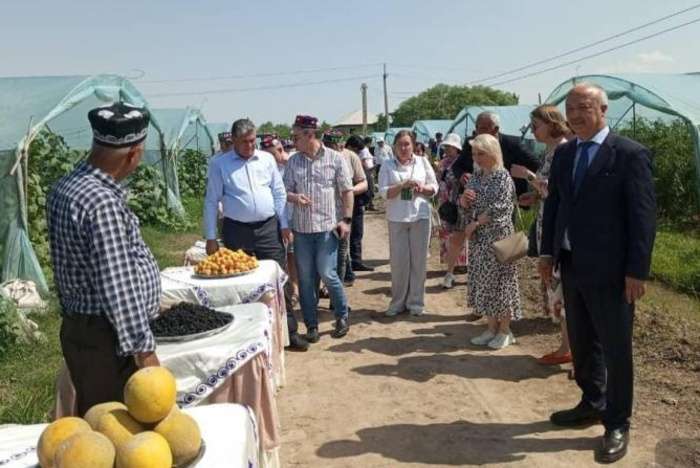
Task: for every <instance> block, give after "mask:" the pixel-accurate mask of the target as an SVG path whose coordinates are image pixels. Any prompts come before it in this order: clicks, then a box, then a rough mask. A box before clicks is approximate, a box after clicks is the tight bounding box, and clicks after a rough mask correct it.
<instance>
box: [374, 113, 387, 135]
mask: <svg viewBox="0 0 700 468" xmlns="http://www.w3.org/2000/svg"><path fill="white" fill-rule="evenodd" d="M374 128H375V129H376V130H377V131H378V132H382V131H384V129H386V115H384V114H378V115H377V123H376V124H374Z"/></svg>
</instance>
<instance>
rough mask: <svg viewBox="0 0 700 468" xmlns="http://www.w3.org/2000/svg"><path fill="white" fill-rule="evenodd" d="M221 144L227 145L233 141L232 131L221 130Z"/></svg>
mask: <svg viewBox="0 0 700 468" xmlns="http://www.w3.org/2000/svg"><path fill="white" fill-rule="evenodd" d="M218 136H219V145H221V146H227V145H230V144H231V143H233V135H232V134H231V132H221V133H219V135H218Z"/></svg>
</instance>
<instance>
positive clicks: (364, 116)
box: [360, 83, 367, 136]
mask: <svg viewBox="0 0 700 468" xmlns="http://www.w3.org/2000/svg"><path fill="white" fill-rule="evenodd" d="M360 89H362V135H364V136H367V84H366V83H362V86H360Z"/></svg>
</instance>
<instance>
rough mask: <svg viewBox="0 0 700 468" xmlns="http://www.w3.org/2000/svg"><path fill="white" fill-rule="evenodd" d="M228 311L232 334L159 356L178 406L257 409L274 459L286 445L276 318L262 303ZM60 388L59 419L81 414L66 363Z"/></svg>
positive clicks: (165, 347)
mask: <svg viewBox="0 0 700 468" xmlns="http://www.w3.org/2000/svg"><path fill="white" fill-rule="evenodd" d="M223 310H226V311H228V312H231V313H232V314H233V315H234V317H235V318H234V322H233V325H231V326H230V327H229V328H228V329H226V330H224V331H223V332H221V333H219V334H217V335H213V336H210V337H207V338H202V339H199V340H194V341H188V342H178V343H166V344H158V347H157V350H156V352H157V354H158V358H159V359H160V362H161V365H162V366H164V367H167V368H168V369H169V370H170V371H171V372H172V373H173V374H174V375H175V379H176V381H177V391H178V394H177V401H178V405H180V406H182V407H190V406H195V405H199V404H204V405H206V404H209V403H222V402H236V403H245V404H247V405H249V406H251V407H252V408H253V411H254V413H255V415H256V418H257V421H258V427H257V428H256V429H257V430H258V431H259V437H258V439H259V441H260V448H261V453H263V454H265V453H266V454H267V457H268V458H269V456H270V454H273V455H274V454H275V453H276V452H277V450H278V449H279V447H280V443H281V442H280V434H279V418H278V416H277V402H276V400H275V392H274V387H273V383H272V381H271V380H272V379H271V377H270V369H271V367H272V360H271V359H270V347H271V340H270V336H271V335H272V329H271V325H270V315H271V314H272V313H273V312H272V311H271V310H270V308H269V307H267V306H266V305H264V304H260V303H253V304H240V305H237V306H231V307H227V308H223ZM56 387H57V397H56V416H57V417H62V416H68V415H73V414H76V412H77V408H76V406H75V389H74V388H73V384H72V382H71V379H70V374H69V373H68V371H67V368H66V367H65V363H64V365H63V367H62V369H61V373H60V375H59V379H58V383H57V385H56Z"/></svg>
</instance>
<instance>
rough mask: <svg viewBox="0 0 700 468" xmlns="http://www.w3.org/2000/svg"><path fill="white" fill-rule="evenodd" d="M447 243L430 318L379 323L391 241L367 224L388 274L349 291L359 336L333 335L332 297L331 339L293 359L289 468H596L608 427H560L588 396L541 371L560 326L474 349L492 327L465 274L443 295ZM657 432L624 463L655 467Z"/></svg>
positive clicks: (432, 272) (434, 278) (527, 330)
mask: <svg viewBox="0 0 700 468" xmlns="http://www.w3.org/2000/svg"><path fill="white" fill-rule="evenodd" d="M435 242H436V239H433V242H432V249H431V257H430V259H429V271H428V281H427V285H426V286H427V295H426V299H427V302H426V313H425V314H424V315H423V316H422V317H410V316H399V317H398V318H397V319H395V320H392V321H388V320H384V319H382V320H377V319H376V318H373V315H374V314H375V313H376V312H382V311H384V310H385V309H386V306H387V305H388V303H389V294H390V274H389V265H388V251H389V242H388V237H387V229H386V222H385V220H384V217H383V214H382V213H368V214H367V215H366V216H365V235H364V243H363V244H364V258H365V260H366V261H367V263H368V264H370V265H373V266H376V267H377V268H376V270H375V271H374V272H367V273H364V272H363V273H359V274H358V275H357V276H358V279H357V280H356V281H355V284H354V286H352V287H349V288H347V292H348V295H349V303H350V305H351V307H352V309H353V312H352V314H351V329H350V333H349V334H348V336H347V337H346V338H344V339H340V340H336V339H333V338H331V337H330V331H331V330H332V328H333V322H334V319H333V314H332V312H330V311H328V309H327V306H328V301H327V300H325V299H322V300H321V310H320V312H319V314H320V319H321V326H320V328H321V340H320V341H319V342H318V343H317V344H315V345H312V348H311V350H310V351H309V352H307V353H289V352H288V353H287V358H286V360H287V364H286V365H287V384H286V387H285V388H283V389H282V390H281V392H280V393H279V395H278V405H279V411H280V417H281V424H282V439H283V445H282V453H281V455H282V464H283V466H285V467H365V468H368V467H377V468H379V467H382V468H385V467H394V466H415V467H432V466H480V465H486V466H517V467H521V466H522V467H547V468H551V467H560V466H568V467H586V466H596V464H595V462H594V460H593V450H594V448H595V447H596V446H597V444H598V442H599V441H598V437H599V436H601V435H602V433H603V427H602V426H593V427H590V428H587V429H581V430H570V429H566V430H562V429H558V428H556V427H555V426H553V425H551V424H550V423H549V421H548V418H549V414H550V413H551V412H552V411H555V410H558V409H564V408H569V407H572V406H574V405H575V404H576V403H577V402H578V399H579V390H578V387H576V385H575V383H574V382H573V381H571V380H568V378H567V370H568V367H566V366H562V367H556V366H555V367H542V366H539V365H537V363H536V358H537V357H539V356H540V355H541V354H543V351H547V350H551V349H550V348H552V346H553V345H554V343H555V342H556V339H557V326H556V325H553V324H551V323H548V322H547V321H546V320H544V319H541V318H526V319H524V320H523V321H521V323H519V324H517V325H516V326H514V327H513V330H514V334H515V336H516V339H518V344H517V345H514V346H510V347H508V348H506V349H504V350H501V351H486V350H484V349H483V348H478V347H476V346H473V345H471V344H470V343H469V338H471V337H472V336H475V335H476V334H478V333H480V331H481V329H482V328H483V326H484V325H483V323H480V322H477V323H476V324H473V323H467V322H466V320H465V316H466V313H467V310H466V307H465V304H464V302H465V294H466V291H465V285H464V281H465V276H464V275H461V276H458V281H460V283H459V284H458V286H457V287H455V288H454V289H453V290H451V291H444V292H443V291H442V290H441V286H440V285H441V280H442V274H443V273H442V270H441V268H440V266H439V263H438V262H439V259H438V255H437V253H436V249H435V245H436V244H435ZM520 276H521V283H524V284H523V286H522V287H523V293H522V294H523V296H524V297H523V303H524V304H523V305H524V309H525V310H526V313H527V315H528V317H533V316H534V317H538V316H539V314H538V313H537V312H536V311H537V308H536V307H537V302H536V301H537V300H538V293H537V285H536V281H537V279H536V277H535V273H534V270H528V271H526V272H522V271H521V275H520ZM526 322H527V323H526ZM301 327H302V329H303V325H302V326H301ZM542 330H544V331H542ZM552 349H553V348H552ZM657 430H658V428H654V427H650V426H649V425H647V424H638V423H637V422H636V421H635V422H634V424H633V432H632V442H631V445H630V453H629V454H628V455H627V457H626V458H624V459H623V460H622V461H621V462H619V463H618V464H617V465H616V466H623V467H646V466H653V461H654V448H655V445H656V442H657V441H658V439H659V438H661V437H662V435H663V434H664V433H663V432H661V431H660V430H659V432H660V433H657V432H656V431H657ZM663 436H664V437H665V435H663ZM695 436H696V437H697V434H696V435H695Z"/></svg>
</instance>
